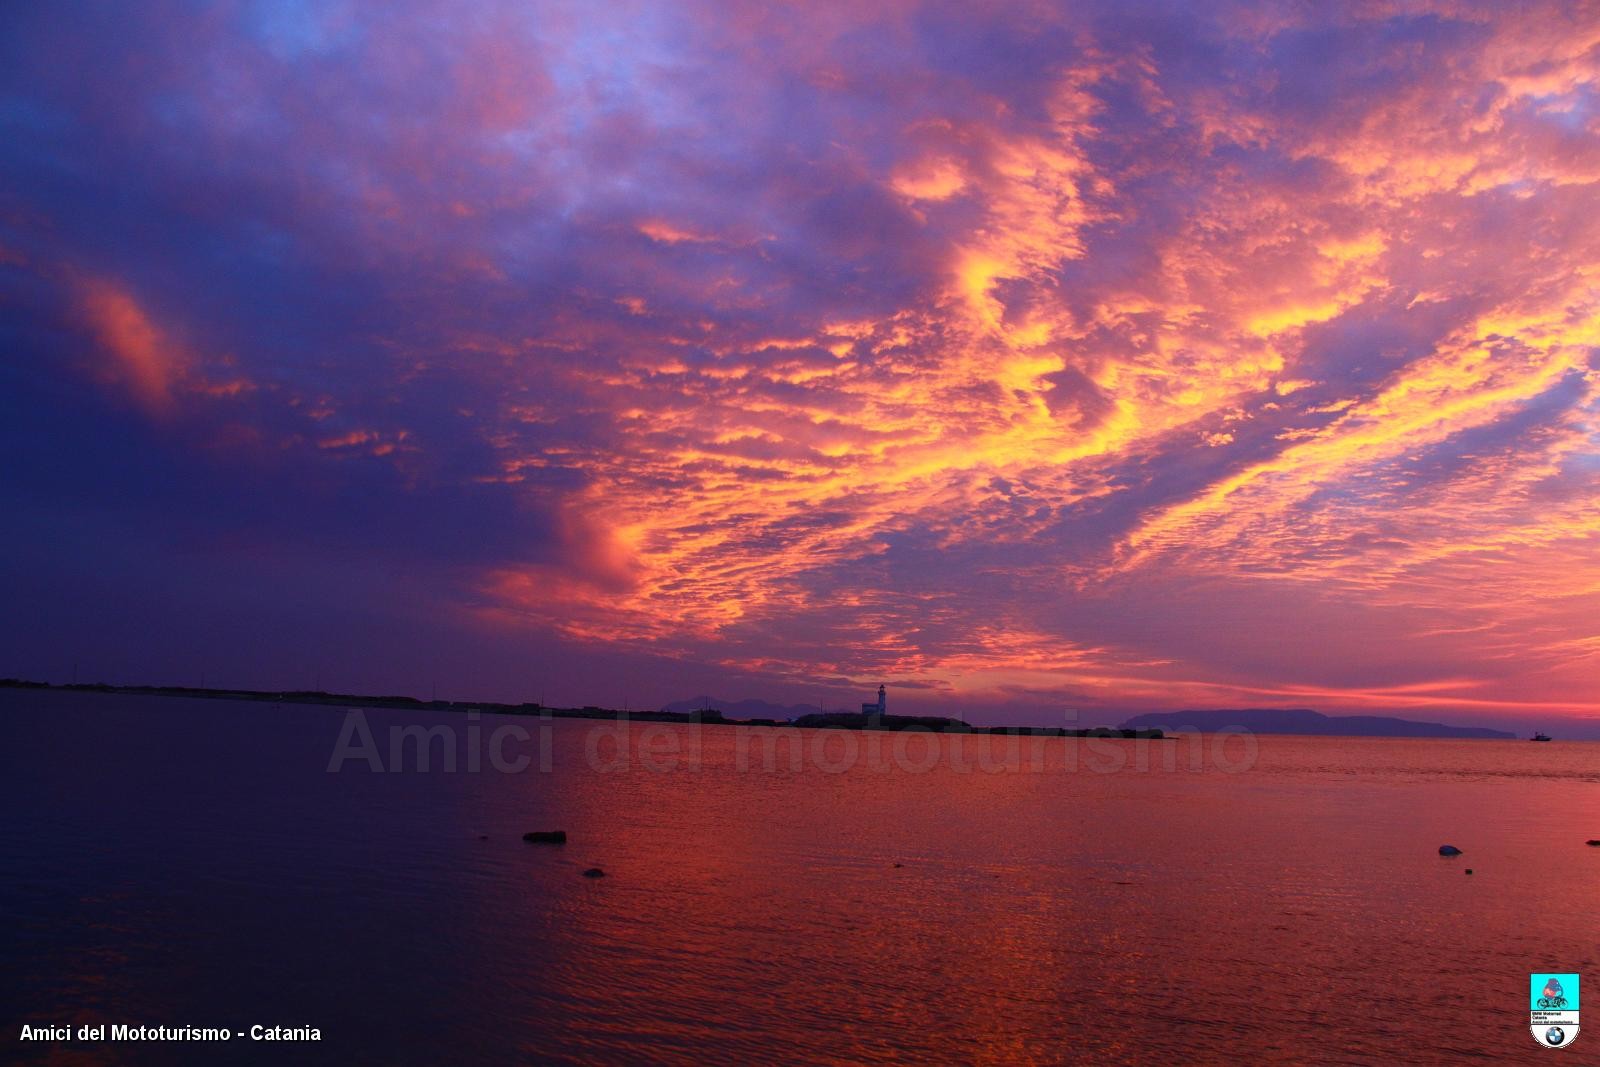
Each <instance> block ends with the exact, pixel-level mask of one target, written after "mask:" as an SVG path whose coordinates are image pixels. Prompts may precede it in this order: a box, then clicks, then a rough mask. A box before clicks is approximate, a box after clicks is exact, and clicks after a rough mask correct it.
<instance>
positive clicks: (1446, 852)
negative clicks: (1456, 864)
mask: <svg viewBox="0 0 1600 1067" xmlns="http://www.w3.org/2000/svg"><path fill="white" fill-rule="evenodd" d="M1439 855H1441V856H1459V855H1461V850H1460V849H1459V848H1456V846H1454V845H1440V846H1439Z"/></svg>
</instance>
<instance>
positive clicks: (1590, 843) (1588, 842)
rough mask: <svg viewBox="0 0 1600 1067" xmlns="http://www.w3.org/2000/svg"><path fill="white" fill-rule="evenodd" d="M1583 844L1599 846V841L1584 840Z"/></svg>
mask: <svg viewBox="0 0 1600 1067" xmlns="http://www.w3.org/2000/svg"><path fill="white" fill-rule="evenodd" d="M1584 844H1586V845H1593V846H1594V847H1595V848H1600V841H1585V842H1584Z"/></svg>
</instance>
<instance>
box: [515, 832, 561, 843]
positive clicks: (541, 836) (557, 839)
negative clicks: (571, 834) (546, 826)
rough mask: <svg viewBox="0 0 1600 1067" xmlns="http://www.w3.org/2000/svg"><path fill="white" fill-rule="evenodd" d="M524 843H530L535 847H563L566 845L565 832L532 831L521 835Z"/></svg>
mask: <svg viewBox="0 0 1600 1067" xmlns="http://www.w3.org/2000/svg"><path fill="white" fill-rule="evenodd" d="M522 839H523V840H524V841H532V842H533V843H534V844H536V845H564V844H566V843H567V832H566V831H565V830H533V831H530V832H529V833H525V834H523V835H522Z"/></svg>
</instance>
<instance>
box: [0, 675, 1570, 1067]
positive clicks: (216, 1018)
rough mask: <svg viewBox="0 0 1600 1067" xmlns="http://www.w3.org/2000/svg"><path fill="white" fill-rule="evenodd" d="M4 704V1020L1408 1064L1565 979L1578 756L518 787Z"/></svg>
mask: <svg viewBox="0 0 1600 1067" xmlns="http://www.w3.org/2000/svg"><path fill="white" fill-rule="evenodd" d="M6 699H7V702H6V703H5V704H4V705H3V718H0V722H3V723H4V730H5V737H4V740H5V742H6V750H7V751H9V752H12V753H26V754H27V758H26V759H25V760H14V761H13V762H14V763H15V764H16V766H15V767H14V768H13V772H14V773H12V774H10V775H8V776H7V777H6V781H5V783H4V785H3V786H0V789H3V790H4V795H5V799H6V802H7V810H8V811H10V812H20V813H22V817H20V818H13V819H11V820H9V821H8V822H7V824H6V827H5V831H4V838H3V843H0V849H3V855H4V859H5V862H6V865H7V869H8V870H11V871H18V872H22V875H21V877H18V878H15V879H13V880H11V881H8V882H7V883H6V885H5V888H4V889H3V890H0V894H3V900H4V903H5V907H6V911H7V914H8V915H11V916H15V917H16V922H15V923H14V925H13V926H12V929H13V930H14V931H15V933H13V934H12V935H11V936H10V937H9V938H8V940H7V946H6V959H5V963H6V971H7V973H8V974H10V975H13V976H14V979H13V982H14V984H15V986H16V987H17V992H16V995H15V996H13V997H11V998H8V1003H12V1004H14V1005H16V1011H17V1012H18V1019H17V1022H18V1023H20V1022H21V1021H22V1020H23V1019H25V1018H33V1019H37V1020H39V1021H41V1022H68V1021H72V1022H76V1021H80V1020H81V1021H85V1022H102V1021H125V1022H129V1023H147V1024H157V1023H167V1024H169V1025H170V1024H182V1023H190V1024H194V1025H232V1026H234V1027H235V1028H236V1029H237V1028H240V1027H241V1026H248V1025H249V1024H251V1023H255V1022H260V1023H264V1024H269V1025H273V1024H276V1025H316V1026H318V1027H319V1028H320V1029H321V1030H322V1032H323V1034H324V1035H325V1040H324V1042H323V1043H322V1044H321V1045H320V1046H316V1047H305V1046H297V1047H296V1048H295V1049H294V1050H293V1059H294V1060H295V1061H296V1062H300V1061H304V1060H307V1059H311V1060H319V1059H325V1060H328V1061H330V1062H333V1061H337V1062H373V1063H380V1062H381V1063H392V1062H396V1061H399V1060H416V1059H426V1060H438V1061H447V1062H461V1061H464V1060H471V1059H495V1060H499V1059H505V1058H507V1057H508V1056H513V1055H520V1056H522V1057H523V1058H531V1059H537V1060H539V1061H541V1062H550V1061H555V1062H561V1061H570V1062H582V1061H590V1062H592V1061H595V1060H601V1059H604V1060H608V1061H614V1060H624V1061H627V1060H638V1059H642V1058H648V1059H650V1060H652V1061H655V1062H662V1061H665V1062H674V1061H683V1062H690V1061H694V1062H701V1061H704V1060H705V1059H707V1058H714V1059H718V1060H734V1059H738V1060H760V1061H769V1060H776V1061H807V1062H839V1061H848V1062H872V1061H887V1060H905V1059H925V1060H935V1061H962V1062H1018V1061H1027V1060H1035V1061H1040V1062H1061V1061H1071V1060H1078V1059H1086V1058H1091V1057H1094V1058H1110V1059H1119V1060H1127V1061H1132V1062H1157V1061H1163V1060H1165V1061H1172V1060H1174V1059H1177V1060H1179V1061H1181V1062H1185V1063H1194V1062H1224V1061H1226V1062H1237V1061H1240V1060H1244V1061H1250V1062H1254V1061H1274V1060H1276V1061H1303V1060H1306V1059H1317V1060H1337V1059H1344V1060H1346V1061H1348V1062H1387V1061H1389V1060H1391V1059H1392V1058H1393V1057H1394V1054H1395V1053H1394V1050H1395V1049H1396V1048H1402V1047H1403V1048H1406V1049H1407V1050H1408V1051H1407V1053H1406V1055H1407V1056H1408V1057H1410V1058H1415V1059H1420V1060H1422V1061H1423V1062H1427V1061H1428V1060H1429V1059H1430V1058H1436V1059H1444V1058H1448V1055H1455V1054H1461V1053H1467V1054H1473V1055H1477V1056H1480V1057H1494V1058H1501V1057H1509V1056H1512V1055H1517V1054H1518V1053H1519V1052H1521V1051H1522V1050H1524V1049H1525V1048H1526V1046H1525V1045H1524V1044H1523V1043H1524V1042H1527V1041H1529V1038H1528V1036H1527V1033H1526V1030H1525V1029H1524V1027H1525V1026H1526V1021H1525V1017H1523V1016H1521V1015H1520V1012H1522V1011H1524V1010H1525V1008H1524V1006H1523V1005H1522V998H1523V996H1524V995H1525V993H1526V990H1525V988H1524V986H1525V983H1526V980H1527V974H1528V973H1529V971H1530V970H1533V969H1536V968H1541V967H1546V966H1549V965H1551V964H1553V963H1560V964H1562V969H1563V970H1574V971H1580V972H1581V971H1584V970H1590V971H1594V970H1596V969H1597V968H1596V966H1595V963H1596V961H1595V960H1594V958H1593V957H1594V954H1595V948H1594V944H1595V938H1594V936H1593V933H1594V931H1595V929H1596V923H1595V919H1596V918H1597V916H1596V910H1595V905H1594V903H1593V901H1594V900H1596V899H1597V895H1596V890H1597V888H1600V886H1597V884H1596V883H1597V880H1600V850H1595V849H1587V848H1585V847H1584V846H1583V840H1584V839H1585V838H1587V837H1593V836H1596V835H1595V833H1594V830H1593V828H1592V827H1590V826H1586V825H1584V823H1583V821H1582V820H1583V818H1584V817H1585V816H1588V817H1590V818H1592V812H1593V810H1594V809H1593V803H1594V785H1595V783H1596V782H1597V781H1600V746H1596V745H1583V744H1561V745H1539V746H1532V745H1526V744H1525V743H1517V742H1486V741H1397V740H1381V741H1377V740H1374V741H1368V740H1359V739H1352V740H1345V739H1339V740H1332V739H1298V738H1272V737H1265V738H1260V739H1258V741H1257V744H1258V751H1257V752H1256V753H1255V757H1254V759H1253V760H1252V761H1251V762H1250V765H1249V766H1248V767H1247V768H1238V767H1237V766H1236V764H1237V762H1238V761H1239V755H1238V754H1237V753H1234V754H1232V760H1231V761H1228V760H1224V761H1220V763H1221V765H1219V761H1218V760H1216V759H1214V758H1210V756H1209V754H1205V755H1206V756H1207V758H1205V759H1202V760H1201V761H1200V762H1199V765H1198V766H1194V765H1192V764H1191V763H1190V761H1189V759H1188V751H1187V750H1184V749H1181V748H1177V747H1176V746H1175V745H1174V744H1173V743H1168V744H1167V746H1166V747H1165V748H1161V747H1159V746H1160V745H1161V743H1145V744H1146V749H1145V756H1146V760H1145V762H1144V763H1142V764H1141V763H1140V762H1139V759H1138V755H1137V753H1138V751H1139V750H1138V748H1137V747H1136V746H1137V745H1139V742H1120V741H1119V742H1101V744H1102V745H1108V746H1111V747H1113V748H1120V749H1121V750H1122V751H1123V752H1124V753H1125V756H1124V760H1123V766H1122V769H1121V770H1119V771H1117V772H1116V773H1097V772H1096V771H1095V770H1093V769H1091V768H1090V766H1089V759H1090V755H1091V751H1090V748H1089V742H1087V741H1081V742H1079V743H1078V746H1077V750H1076V760H1077V762H1076V764H1073V763H1072V762H1071V761H1072V754H1071V749H1069V746H1068V745H1067V744H1065V743H1063V742H1064V739H1032V738H1007V737H984V736H966V737H945V738H926V737H924V738H919V739H908V740H907V741H906V742H905V743H904V745H905V747H904V750H903V752H902V753H901V754H902V755H903V756H904V758H905V760H906V761H907V762H906V763H905V764H904V765H902V764H899V763H896V760H895V748H894V744H895V739H894V738H893V737H884V736H882V735H880V736H879V737H878V738H877V739H876V743H877V744H878V745H879V746H880V749H879V756H880V758H879V759H878V760H877V761H876V762H874V761H873V759H871V758H870V749H869V746H871V745H872V744H873V743H874V739H873V738H871V737H867V736H864V735H863V736H856V737H855V741H854V743H855V745H856V746H857V749H856V759H855V762H853V763H852V762H849V761H848V760H847V759H846V757H847V755H848V747H849V742H847V741H845V740H842V739H840V738H839V735H837V734H833V735H832V736H829V737H826V738H824V740H823V741H822V742H820V745H821V746H822V747H820V748H819V749H818V752H819V754H820V757H821V758H820V760H813V759H811V758H810V755H811V753H810V751H809V746H810V745H811V744H812V741H811V739H809V738H807V739H803V740H804V744H805V745H806V746H808V751H807V753H806V755H807V758H805V759H803V760H801V761H800V762H799V764H798V766H796V765H795V764H794V763H793V762H791V761H790V759H789V757H788V755H787V753H784V752H779V753H778V754H777V756H776V757H775V758H774V759H773V761H772V766H771V769H770V770H768V769H765V768H766V762H765V757H764V755H763V750H762V749H761V748H760V747H757V746H755V745H754V742H753V741H752V740H751V739H750V738H743V739H741V735H740V733H739V731H737V730H736V729H733V728H728V727H705V728H701V729H700V730H698V731H695V730H694V728H691V727H685V726H677V725H665V724H651V725H644V724H634V725H631V726H628V727H626V728H623V729H622V730H621V731H616V730H613V731H612V732H611V733H610V735H609V736H606V735H601V736H597V735H596V734H595V730H596V729H600V728H603V727H597V725H596V724H593V723H586V722H574V721H568V720H558V721H555V722H554V723H549V724H539V723H533V722H530V723H524V724H522V725H524V726H525V727H526V728H527V730H528V732H529V735H530V737H529V740H528V742H527V744H526V746H525V747H524V752H525V753H526V754H527V755H529V757H530V760H531V761H532V762H531V766H530V769H529V770H527V771H525V772H524V773H515V774H510V773H495V772H493V771H490V770H480V771H479V772H478V773H465V772H464V771H458V772H457V773H445V772H442V771H441V770H440V769H438V767H437V766H436V767H435V769H434V770H432V771H429V772H427V773H420V772H417V771H414V770H412V771H407V772H403V773H391V772H389V771H387V770H386V771H385V772H383V773H374V772H373V771H372V770H371V769H370V768H368V767H365V766H361V765H358V764H355V763H351V764H349V765H347V766H345V768H344V769H343V770H341V771H340V772H339V773H335V774H329V773H327V770H326V768H327V766H328V763H329V755H330V753H331V752H333V751H334V750H335V747H336V743H337V742H338V741H339V738H340V733H341V730H342V728H343V718H342V712H340V711H338V710H331V709H321V708H314V709H305V708H298V709H291V708H285V709H281V710H279V711H277V712H271V713H268V712H266V711H265V709H261V708H257V707H243V706H238V707H236V706H232V705H228V704H226V703H224V702H215V703H213V702H203V701H167V700H143V699H137V698H130V697H94V696H84V695H72V696H64V695H58V694H44V695H27V696H26V697H25V698H23V699H21V700H19V699H18V698H17V697H15V696H8V697H7V698H6ZM45 704H48V705H49V706H48V707H46V706H45ZM394 723H399V724H402V725H416V726H421V727H424V728H430V729H431V728H433V727H438V726H444V727H446V728H448V729H451V730H464V729H465V726H466V724H465V722H464V721H463V717H462V716H449V715H442V716H429V715H426V714H418V713H410V712H407V713H396V712H385V713H377V712H373V713H371V714H370V716H369V725H370V726H372V727H373V729H374V733H375V736H376V735H377V734H381V733H383V731H384V730H385V729H386V728H387V727H388V726H389V725H391V724H394ZM491 725H504V724H503V723H499V722H498V721H497V720H494V719H493V718H491V717H484V719H483V720H482V721H481V723H479V726H480V728H482V729H484V730H485V731H487V730H488V729H489V728H490V727H491ZM622 740H625V741H626V746H625V747H626V748H627V749H628V755H629V759H628V760H625V761H623V762H622V763H620V764H617V765H615V766H612V768H611V769H609V770H606V769H600V768H597V766H596V765H595V762H594V760H595V758H596V757H598V758H601V759H602V760H604V759H605V758H608V757H615V756H616V755H618V754H619V753H620V751H621V748H622V747H623V746H621V745H620V744H619V742H620V741H622ZM1035 740H1039V741H1042V742H1044V743H1043V744H1042V745H1041V747H1039V748H1038V749H1037V750H1036V749H1035V748H1034V747H1033V745H1032V743H1033V742H1034V741H1035ZM1529 749H1536V750H1537V752H1536V753H1530V752H1529V751H1528V750H1529ZM1013 751H1014V752H1015V753H1016V757H1017V758H1016V759H1015V760H1013V759H1012V753H1013ZM1036 752H1037V755H1036ZM1165 752H1176V753H1177V754H1178V758H1177V759H1176V761H1175V762H1173V763H1172V764H1170V765H1169V764H1168V762H1167V761H1166V760H1165V759H1164V753H1165ZM669 755H675V756H676V758H677V760H678V762H677V763H675V764H672V765H671V766H670V768H669V767H667V766H665V765H664V764H663V763H662V762H661V761H663V760H665V759H666V758H667V757H668V756H669ZM646 756H648V757H649V758H650V759H652V760H655V761H657V762H656V764H655V766H657V767H658V769H657V770H654V771H651V770H646V769H645V763H644V762H643V760H644V758H645V757H646ZM541 759H542V760H543V761H544V765H546V766H548V767H549V770H548V771H543V772H541V771H539V770H538V769H537V768H538V767H539V766H540V763H539V761H540V760H541ZM1074 767H1075V768H1076V769H1073V768H1074ZM741 768H743V769H741ZM1141 768H1142V769H1141ZM546 828H561V829H565V830H567V831H568V833H569V835H570V836H569V843H568V844H567V845H565V846H534V845H525V844H524V843H523V842H522V841H521V835H522V833H523V832H525V831H527V830H529V829H546ZM485 835H486V838H487V839H483V837H484V836H485ZM1443 841H1450V842H1453V843H1455V844H1458V845H1460V846H1461V847H1462V848H1463V849H1464V850H1465V855H1463V856H1462V857H1459V858H1457V859H1456V860H1446V859H1442V858H1441V857H1439V856H1438V855H1437V852H1436V849H1437V846H1438V845H1439V844H1440V843H1441V842H1443ZM897 865H898V866H897ZM1468 865H1470V866H1472V867H1473V868H1474V870H1475V873H1474V875H1473V876H1472V877H1471V878H1467V877H1465V876H1464V875H1463V873H1462V872H1463V870H1464V867H1465V866H1468ZM591 866H599V867H601V868H603V869H604V870H605V871H606V872H607V876H606V877H605V878H603V879H586V878H583V877H581V876H580V872H581V871H582V870H583V869H584V868H587V867H591ZM1585 965H1587V967H1586V966H1585ZM1419 990H1421V991H1422V992H1420V993H1419V992H1418V991H1419ZM1419 996H1421V997H1423V998H1424V1000H1425V1004H1424V1005H1422V1006H1424V1007H1425V1008H1426V1012H1427V1014H1428V1018H1429V1019H1430V1020H1432V1024H1431V1025H1433V1026H1434V1027H1436V1032H1438V1033H1440V1034H1445V1035H1448V1036H1447V1037H1446V1038H1442V1039H1441V1041H1442V1042H1443V1043H1442V1044H1438V1045H1428V1044H1427V1043H1425V1044H1424V1047H1423V1048H1421V1049H1420V1050H1419V1049H1418V1048H1417V1033H1416V1029H1415V1027H1416V1023H1415V1020H1416V1018H1417V1012H1418V1010H1419V1002H1418V999H1417V998H1418V997H1419ZM1312 1042H1315V1043H1314V1044H1313V1043H1312ZM75 1051H76V1052H77V1053H78V1054H81V1055H83V1056H85V1057H87V1059H86V1060H85V1062H111V1061H113V1060H116V1061H118V1062H120V1061H122V1060H125V1059H127V1058H128V1053H129V1050H127V1049H114V1048H100V1049H94V1048H85V1049H77V1050H75ZM132 1051H133V1053H134V1055H135V1057H136V1058H137V1057H139V1056H143V1057H145V1058H147V1059H149V1060H152V1061H155V1060H160V1061H169V1060H170V1052H171V1051H172V1050H170V1049H165V1048H162V1049H154V1050H152V1049H144V1050H132ZM180 1051H183V1050H180ZM187 1051H188V1052H190V1053H191V1054H193V1055H197V1056H198V1055H199V1053H196V1052H195V1050H187ZM23 1053H24V1054H25V1055H26V1054H30V1053H31V1054H32V1055H33V1056H34V1058H36V1059H39V1060H43V1059H46V1058H47V1057H48V1054H49V1052H48V1050H43V1049H34V1050H28V1049H24V1050H23ZM228 1055H229V1058H230V1059H232V1058H240V1057H243V1058H250V1057H251V1056H260V1057H261V1058H264V1059H272V1060H273V1061H274V1062H282V1061H283V1059H284V1051H283V1050H282V1049H275V1050H274V1049H264V1048H261V1047H253V1046H239V1045H234V1046H230V1048H229V1049H228ZM200 1058H202V1059H210V1060H214V1058H215V1053H214V1051H213V1052H212V1053H211V1055H210V1057H205V1056H200Z"/></svg>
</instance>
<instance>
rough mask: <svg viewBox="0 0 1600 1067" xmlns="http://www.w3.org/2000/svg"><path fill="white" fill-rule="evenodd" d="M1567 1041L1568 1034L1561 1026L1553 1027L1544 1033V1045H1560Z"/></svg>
mask: <svg viewBox="0 0 1600 1067" xmlns="http://www.w3.org/2000/svg"><path fill="white" fill-rule="evenodd" d="M1566 1039H1567V1032H1566V1031H1565V1030H1563V1029H1561V1027H1559V1026H1552V1027H1551V1028H1550V1029H1548V1030H1546V1031H1545V1032H1544V1043H1545V1044H1547V1045H1552V1046H1554V1045H1559V1044H1561V1042H1563V1041H1565V1040H1566Z"/></svg>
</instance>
